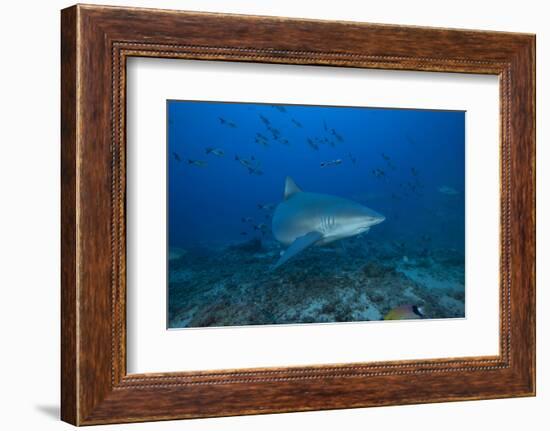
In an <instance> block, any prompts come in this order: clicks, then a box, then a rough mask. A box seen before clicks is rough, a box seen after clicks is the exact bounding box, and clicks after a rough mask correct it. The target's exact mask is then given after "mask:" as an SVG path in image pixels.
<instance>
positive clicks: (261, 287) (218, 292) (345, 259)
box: [168, 238, 464, 328]
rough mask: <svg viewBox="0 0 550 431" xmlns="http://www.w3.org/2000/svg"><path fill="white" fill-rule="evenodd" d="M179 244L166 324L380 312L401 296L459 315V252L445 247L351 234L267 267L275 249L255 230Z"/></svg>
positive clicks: (364, 317) (346, 317)
mask: <svg viewBox="0 0 550 431" xmlns="http://www.w3.org/2000/svg"><path fill="white" fill-rule="evenodd" d="M181 250H182V249H179V250H178V251H179V252H178V256H179V257H177V258H172V259H171V260H170V262H169V307H168V308H169V326H170V327H171V328H184V327H208V326H242V325H270V324H297V323H314V322H315V323H322V322H350V321H369V320H381V319H383V316H384V315H385V314H386V313H388V312H389V311H390V310H391V309H393V308H395V307H398V306H400V305H402V304H416V305H422V306H423V307H424V310H425V314H426V317H427V318H457V317H464V254H463V253H462V254H461V253H460V252H458V251H456V250H452V249H437V250H431V251H430V253H429V254H428V255H426V253H424V252H423V250H422V249H419V250H414V249H408V248H407V247H406V245H403V244H399V245H398V246H396V245H395V244H392V243H390V242H380V241H377V242H374V241H370V240H365V239H364V238H352V239H349V240H345V243H344V244H343V245H342V246H340V245H338V244H337V243H336V244H333V245H329V246H326V247H312V248H311V249H309V250H307V252H305V253H302V254H301V255H299V256H297V257H296V258H295V259H294V260H292V261H291V262H288V264H285V265H284V266H282V267H280V268H278V269H277V270H274V271H273V270H271V267H272V266H273V264H274V262H276V261H277V258H278V256H279V254H280V251H281V249H280V248H279V246H278V245H277V244H276V243H275V242H270V241H265V240H264V241H262V240H261V239H259V238H254V239H252V240H249V241H245V242H242V243H237V244H230V245H226V246H216V247H210V248H209V247H208V246H204V247H200V248H198V249H196V250H186V251H185V252H182V251H181ZM171 256H175V253H174V254H171ZM405 256H406V259H405V258H404V257H405Z"/></svg>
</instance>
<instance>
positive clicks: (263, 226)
mask: <svg viewBox="0 0 550 431" xmlns="http://www.w3.org/2000/svg"><path fill="white" fill-rule="evenodd" d="M253 227H254V230H259V231H265V230H267V225H266V224H265V223H258V224H255V225H254V226H253Z"/></svg>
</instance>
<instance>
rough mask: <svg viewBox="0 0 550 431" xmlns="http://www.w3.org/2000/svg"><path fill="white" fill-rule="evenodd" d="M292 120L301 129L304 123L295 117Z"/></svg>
mask: <svg viewBox="0 0 550 431" xmlns="http://www.w3.org/2000/svg"><path fill="white" fill-rule="evenodd" d="M291 121H292V123H293V124H294V125H295V126H296V127H299V128H300V129H301V128H302V123H300V122H299V121H298V120H295V119H294V118H293V119H292V120H291Z"/></svg>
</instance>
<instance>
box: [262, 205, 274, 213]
mask: <svg viewBox="0 0 550 431" xmlns="http://www.w3.org/2000/svg"><path fill="white" fill-rule="evenodd" d="M273 208H275V204H258V209H261V210H267V211H271V210H272V209H273Z"/></svg>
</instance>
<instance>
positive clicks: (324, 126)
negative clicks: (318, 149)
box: [323, 120, 328, 132]
mask: <svg viewBox="0 0 550 431" xmlns="http://www.w3.org/2000/svg"><path fill="white" fill-rule="evenodd" d="M323 129H325V132H328V127H327V122H326V121H325V120H323Z"/></svg>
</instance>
